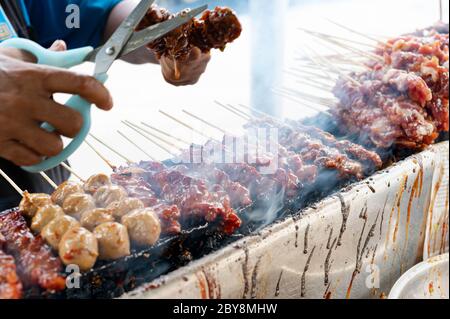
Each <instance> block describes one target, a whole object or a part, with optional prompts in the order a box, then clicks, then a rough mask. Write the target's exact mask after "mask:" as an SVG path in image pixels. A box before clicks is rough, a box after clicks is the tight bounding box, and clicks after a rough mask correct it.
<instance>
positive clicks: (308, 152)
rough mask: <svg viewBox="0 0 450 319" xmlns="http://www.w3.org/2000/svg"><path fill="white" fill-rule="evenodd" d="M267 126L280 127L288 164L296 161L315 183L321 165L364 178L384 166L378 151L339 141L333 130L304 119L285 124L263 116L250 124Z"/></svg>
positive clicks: (300, 173)
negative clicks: (325, 130)
mask: <svg viewBox="0 0 450 319" xmlns="http://www.w3.org/2000/svg"><path fill="white" fill-rule="evenodd" d="M264 126H265V127H276V128H278V139H279V141H278V142H279V143H280V145H281V146H280V148H279V151H280V153H281V155H284V159H285V161H287V162H288V164H290V165H293V164H294V165H293V167H296V168H294V171H295V172H298V173H297V175H298V176H299V177H300V178H301V181H302V182H303V183H307V184H313V183H314V181H315V178H316V177H317V175H318V174H320V170H321V169H327V170H330V169H331V170H337V171H338V173H339V175H340V177H341V178H356V179H362V178H363V177H364V176H365V175H366V173H367V172H370V171H372V170H373V169H374V168H380V167H381V166H382V161H381V159H380V157H379V156H378V155H377V154H376V153H374V152H371V151H369V150H367V149H365V148H364V147H362V146H360V145H356V144H354V143H351V142H350V141H347V140H342V141H338V140H337V139H336V138H335V137H334V136H332V135H331V134H328V133H326V132H324V131H322V130H320V129H317V128H314V127H309V126H305V125H303V124H301V123H297V122H294V121H290V122H288V123H286V124H284V123H280V122H276V121H273V120H271V119H267V118H262V119H258V120H253V121H252V122H250V123H249V124H248V125H247V127H264ZM299 169H301V170H300V171H299Z"/></svg>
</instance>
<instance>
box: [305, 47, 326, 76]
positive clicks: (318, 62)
mask: <svg viewBox="0 0 450 319" xmlns="http://www.w3.org/2000/svg"><path fill="white" fill-rule="evenodd" d="M301 52H303V54H305V55H306V57H307V58H308V59H309V60H310V61H311V62H312V63H313V64H315V65H316V66H317V65H322V63H320V61H318V60H317V59H316V58H315V57H314V56H312V55H311V54H309V52H307V51H305V50H303V49H301ZM320 71H321V72H322V73H323V74H324V75H325V76H326V77H328V78H329V79H330V80H332V81H333V78H332V77H331V75H330V73H329V72H328V70H324V69H321V70H320Z"/></svg>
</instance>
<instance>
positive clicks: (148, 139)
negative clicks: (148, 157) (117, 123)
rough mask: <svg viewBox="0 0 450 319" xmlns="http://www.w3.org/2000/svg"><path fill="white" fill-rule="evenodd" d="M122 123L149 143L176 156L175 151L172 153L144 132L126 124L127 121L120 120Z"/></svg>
mask: <svg viewBox="0 0 450 319" xmlns="http://www.w3.org/2000/svg"><path fill="white" fill-rule="evenodd" d="M122 123H123V124H125V125H126V126H128V127H129V128H131V129H132V130H133V131H135V132H136V133H138V134H139V135H141V136H142V137H144V138H145V139H146V140H147V141H149V142H150V143H152V144H154V145H156V146H158V147H159V148H160V149H162V150H163V151H165V152H166V153H167V154H169V155H171V156H173V157H177V155H176V154H175V153H173V152H172V151H171V150H169V149H168V148H167V147H165V146H164V145H161V144H160V143H158V142H156V141H155V140H154V139H152V138H151V137H149V136H147V135H146V134H144V133H143V132H141V131H140V130H138V129H137V128H135V127H134V126H133V125H130V124H128V123H127V122H125V121H124V122H122Z"/></svg>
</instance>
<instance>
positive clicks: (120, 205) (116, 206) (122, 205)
mask: <svg viewBox="0 0 450 319" xmlns="http://www.w3.org/2000/svg"><path fill="white" fill-rule="evenodd" d="M144 207H145V206H144V203H143V202H142V201H141V200H139V199H137V198H126V199H124V200H123V201H118V202H113V203H111V204H109V205H108V207H107V209H109V210H111V212H112V214H113V216H114V217H115V218H116V219H117V220H120V219H121V218H122V217H123V216H125V215H126V214H128V213H130V212H132V211H133V210H135V209H141V208H144Z"/></svg>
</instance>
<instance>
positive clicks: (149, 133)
mask: <svg viewBox="0 0 450 319" xmlns="http://www.w3.org/2000/svg"><path fill="white" fill-rule="evenodd" d="M124 122H125V123H128V124H129V125H131V126H134V127H135V128H136V129H138V130H140V131H142V132H144V133H145V134H148V135H150V136H151V137H152V138H156V139H158V140H160V141H161V142H164V143H165V144H166V145H169V146H170V147H173V148H175V149H177V150H181V149H182V148H181V147H180V146H178V145H175V144H173V143H172V142H170V141H168V140H166V139H165V138H162V137H160V136H158V135H156V134H153V133H152V132H150V131H148V130H146V129H145V128H143V127H141V126H139V125H137V124H134V123H132V122H130V121H124ZM189 145H190V144H189Z"/></svg>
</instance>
